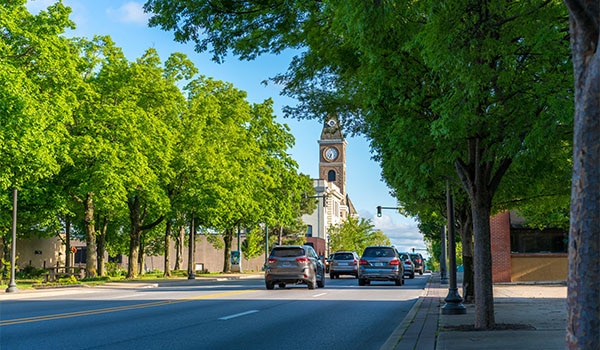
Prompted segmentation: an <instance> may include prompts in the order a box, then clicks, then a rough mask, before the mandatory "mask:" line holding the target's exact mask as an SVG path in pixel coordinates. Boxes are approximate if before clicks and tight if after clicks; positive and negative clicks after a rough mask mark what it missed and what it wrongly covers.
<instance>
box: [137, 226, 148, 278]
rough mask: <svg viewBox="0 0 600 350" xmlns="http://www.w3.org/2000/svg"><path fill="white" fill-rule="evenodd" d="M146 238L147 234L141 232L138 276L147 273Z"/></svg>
mask: <svg viewBox="0 0 600 350" xmlns="http://www.w3.org/2000/svg"><path fill="white" fill-rule="evenodd" d="M145 237H146V233H145V232H143V231H142V232H140V249H139V251H138V268H139V269H138V274H139V275H140V276H141V275H143V274H144V273H146V268H145V267H146V261H145V260H144V258H145V257H146V251H145V247H146V246H145V244H144V243H145V239H144V238H145Z"/></svg>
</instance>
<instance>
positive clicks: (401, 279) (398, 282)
mask: <svg viewBox="0 0 600 350" xmlns="http://www.w3.org/2000/svg"><path fill="white" fill-rule="evenodd" d="M402 282H404V279H403V278H402V277H400V279H397V280H395V281H394V284H396V285H397V286H401V285H402V284H403V283H402Z"/></svg>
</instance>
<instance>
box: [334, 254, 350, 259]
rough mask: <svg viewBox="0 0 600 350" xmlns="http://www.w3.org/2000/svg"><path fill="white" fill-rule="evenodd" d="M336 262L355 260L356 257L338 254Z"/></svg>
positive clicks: (335, 257) (335, 256)
mask: <svg viewBox="0 0 600 350" xmlns="http://www.w3.org/2000/svg"><path fill="white" fill-rule="evenodd" d="M333 259H334V260H354V255H352V254H351V253H336V254H335V255H334V257H333Z"/></svg>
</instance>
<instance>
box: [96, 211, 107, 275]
mask: <svg viewBox="0 0 600 350" xmlns="http://www.w3.org/2000/svg"><path fill="white" fill-rule="evenodd" d="M107 229H108V218H107V217H106V216H104V218H103V219H102V227H100V235H98V250H97V253H98V259H97V264H98V276H104V275H106V272H105V271H104V253H105V252H106V230H107Z"/></svg>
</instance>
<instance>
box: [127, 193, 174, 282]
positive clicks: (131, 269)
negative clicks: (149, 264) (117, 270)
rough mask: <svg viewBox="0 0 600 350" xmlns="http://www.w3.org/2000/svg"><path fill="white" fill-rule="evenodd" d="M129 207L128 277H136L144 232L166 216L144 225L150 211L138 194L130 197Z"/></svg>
mask: <svg viewBox="0 0 600 350" xmlns="http://www.w3.org/2000/svg"><path fill="white" fill-rule="evenodd" d="M127 207H128V208H129V221H130V225H131V227H130V231H129V257H128V265H129V266H128V267H127V278H135V277H137V272H138V269H139V265H138V259H139V253H140V251H139V249H140V244H141V241H142V234H143V232H144V231H145V230H150V229H152V228H153V227H155V226H156V225H158V224H160V223H161V222H162V221H163V220H164V219H165V217H164V216H160V217H159V218H158V219H156V220H155V221H154V222H152V223H150V224H147V225H144V220H145V219H146V216H147V214H148V211H147V209H146V208H144V209H143V210H142V204H141V202H140V199H139V197H138V196H136V195H134V196H132V197H129V198H128V200H127Z"/></svg>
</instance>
